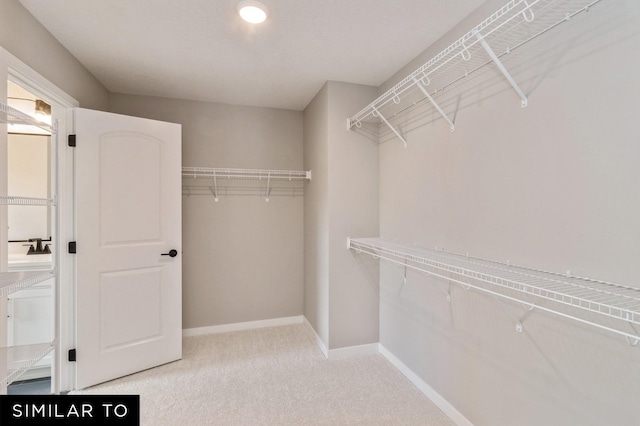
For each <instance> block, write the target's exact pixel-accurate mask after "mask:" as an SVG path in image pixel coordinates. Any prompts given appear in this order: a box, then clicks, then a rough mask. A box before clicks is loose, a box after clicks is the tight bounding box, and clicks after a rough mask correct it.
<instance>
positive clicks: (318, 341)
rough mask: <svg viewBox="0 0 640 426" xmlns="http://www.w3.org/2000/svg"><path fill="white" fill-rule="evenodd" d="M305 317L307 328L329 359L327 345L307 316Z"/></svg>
mask: <svg viewBox="0 0 640 426" xmlns="http://www.w3.org/2000/svg"><path fill="white" fill-rule="evenodd" d="M303 318H304V320H303V322H302V323H303V324H304V326H305V327H306V328H307V331H308V332H309V334H310V335H311V337H313V338H314V339H315V341H316V345H318V347H319V348H320V351H321V352H322V355H324V357H325V358H327V359H329V350H328V349H327V346H326V345H325V344H324V342H323V341H322V339H321V338H320V336H318V333H316V331H315V330H314V329H313V326H312V325H311V323H310V322H309V320H308V319H307V317H303Z"/></svg>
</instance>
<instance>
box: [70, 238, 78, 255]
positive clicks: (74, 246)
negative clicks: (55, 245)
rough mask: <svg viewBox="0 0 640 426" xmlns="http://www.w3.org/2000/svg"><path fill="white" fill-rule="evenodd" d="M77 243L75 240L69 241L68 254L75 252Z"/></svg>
mask: <svg viewBox="0 0 640 426" xmlns="http://www.w3.org/2000/svg"><path fill="white" fill-rule="evenodd" d="M76 249H77V244H76V242H75V241H69V254H76V253H77V251H76Z"/></svg>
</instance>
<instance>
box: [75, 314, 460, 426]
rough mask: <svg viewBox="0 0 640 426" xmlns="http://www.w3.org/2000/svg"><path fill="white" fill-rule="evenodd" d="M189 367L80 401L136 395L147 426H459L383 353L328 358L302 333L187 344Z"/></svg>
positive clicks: (177, 365)
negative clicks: (454, 425) (138, 396)
mask: <svg viewBox="0 0 640 426" xmlns="http://www.w3.org/2000/svg"><path fill="white" fill-rule="evenodd" d="M183 342H184V343H183V359H182V360H181V361H176V362H173V363H171V364H166V365H163V366H160V367H156V368H153V369H150V370H147V371H143V372H141V373H137V374H134V375H131V376H127V377H124V378H121V379H118V380H114V381H111V382H108V383H104V384H101V385H97V386H94V387H91V388H89V389H85V390H84V391H81V392H74V393H75V394H138V395H140V411H141V414H140V418H141V424H142V425H144V426H152V425H153V426H155V425H225V426H226V425H296V426H298V425H438V426H439V425H447V426H449V425H453V424H454V423H453V422H452V421H451V420H450V419H449V418H448V417H447V416H446V415H445V414H444V413H443V412H442V411H441V410H440V409H439V408H438V407H436V406H435V405H434V404H433V402H431V400H429V399H428V398H427V397H426V396H425V395H424V394H422V393H421V392H420V391H419V390H418V389H417V388H416V387H415V386H414V385H413V384H412V383H411V382H410V381H409V380H407V379H406V378H405V377H404V376H403V375H402V374H401V373H400V372H399V371H398V370H397V369H395V367H393V366H392V365H391V364H390V363H389V362H388V361H387V360H386V359H385V358H383V357H382V356H381V355H378V354H375V355H364V356H354V357H351V358H346V359H339V360H327V359H325V358H324V356H323V355H322V353H321V352H320V350H319V349H318V347H317V346H316V344H315V342H314V340H313V339H312V337H311V336H310V335H309V333H308V331H307V329H306V328H305V326H304V325H301V324H300V325H289V326H282V327H271V328H263V329H259V330H249V331H238V332H230V333H223V334H215V335H207V336H197V337H186V338H184V341H183Z"/></svg>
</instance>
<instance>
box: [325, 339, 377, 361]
mask: <svg viewBox="0 0 640 426" xmlns="http://www.w3.org/2000/svg"><path fill="white" fill-rule="evenodd" d="M379 346H380V345H378V344H377V343H370V344H368V345H358V346H349V347H346V348H339V349H329V359H344V358H349V357H352V356H358V355H372V354H377V353H380V348H379Z"/></svg>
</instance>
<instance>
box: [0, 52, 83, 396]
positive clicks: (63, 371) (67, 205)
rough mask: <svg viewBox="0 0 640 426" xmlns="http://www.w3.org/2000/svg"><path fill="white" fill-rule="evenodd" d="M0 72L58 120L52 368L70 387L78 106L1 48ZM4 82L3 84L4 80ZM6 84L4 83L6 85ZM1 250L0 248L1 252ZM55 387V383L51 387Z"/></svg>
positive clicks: (61, 383) (66, 387)
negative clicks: (73, 132)
mask: <svg viewBox="0 0 640 426" xmlns="http://www.w3.org/2000/svg"><path fill="white" fill-rule="evenodd" d="M0 66H2V67H3V69H2V70H1V72H0V75H1V76H3V78H4V77H6V80H8V81H12V82H14V83H16V84H18V85H20V86H22V87H23V88H25V89H27V90H28V91H30V92H31V93H33V94H35V95H37V96H39V97H41V98H42V99H44V100H46V101H47V103H49V104H51V107H52V116H53V118H54V119H57V121H58V129H57V130H58V131H57V141H56V142H57V146H58V156H57V160H58V164H57V169H58V182H57V184H58V191H57V192H58V194H57V195H58V217H57V218H56V222H58V224H59V225H58V226H59V227H58V232H57V234H58V235H57V239H58V240H59V241H58V252H59V253H57V262H56V263H57V265H56V269H57V270H58V272H57V275H58V279H57V283H58V285H57V286H56V297H55V299H56V300H55V302H54V303H55V306H56V308H55V311H56V312H57V315H58V324H59V325H58V327H57V330H54V331H55V333H54V334H55V353H54V354H53V357H54V363H53V368H52V381H54V382H57V383H58V386H57V387H58V389H54V390H59V391H66V390H70V389H73V383H74V375H75V364H74V363H70V362H68V361H67V359H66V356H65V355H66V352H67V350H68V349H70V348H73V347H74V346H75V301H74V300H75V293H74V290H75V288H74V282H75V279H74V271H75V266H74V261H75V259H73V258H72V257H70V256H69V255H68V254H66V253H65V251H64V250H63V245H62V242H63V241H72V240H74V238H73V235H74V228H75V217H74V210H73V201H74V200H73V184H74V181H73V155H74V154H73V151H72V150H71V151H69V150H68V149H67V144H66V139H67V133H68V130H69V129H70V127H71V126H70V125H71V122H70V121H69V117H70V116H71V108H73V107H77V106H78V105H79V103H78V101H77V100H75V99H74V98H73V97H71V96H69V95H68V94H67V93H66V92H65V91H64V90H62V89H60V88H59V87H58V86H56V85H55V84H53V83H52V82H50V81H49V80H48V79H46V78H45V77H43V76H42V75H40V74H39V73H38V72H37V71H35V70H34V69H33V68H31V67H30V66H29V65H27V64H25V63H24V62H22V61H21V60H20V59H19V58H17V57H16V56H14V55H12V54H11V53H9V52H8V51H6V50H5V49H3V48H2V47H0ZM5 84H6V83H5ZM5 87H6V85H5ZM1 252H2V250H0V253H1ZM54 387H55V386H54Z"/></svg>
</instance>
